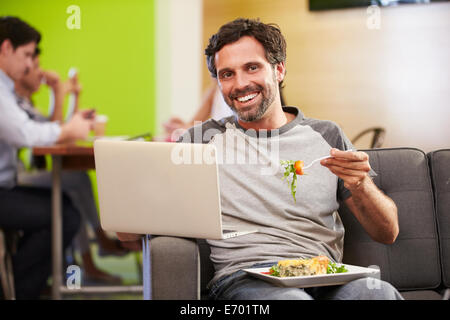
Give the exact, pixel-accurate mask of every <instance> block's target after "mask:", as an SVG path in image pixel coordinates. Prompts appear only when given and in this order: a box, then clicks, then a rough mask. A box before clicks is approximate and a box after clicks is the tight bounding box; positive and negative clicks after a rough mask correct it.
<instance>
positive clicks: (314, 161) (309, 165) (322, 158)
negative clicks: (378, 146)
mask: <svg viewBox="0 0 450 320" xmlns="http://www.w3.org/2000/svg"><path fill="white" fill-rule="evenodd" d="M345 151H346V152H350V151H355V150H353V149H350V150H345ZM328 158H333V156H325V157H321V158H318V159H316V160H313V161H312V162H311V163H310V164H308V165H307V166H305V167H303V170H305V169H308V168H309V167H311V166H312V165H313V164H314V163H316V162H318V161H321V160H324V159H328Z"/></svg>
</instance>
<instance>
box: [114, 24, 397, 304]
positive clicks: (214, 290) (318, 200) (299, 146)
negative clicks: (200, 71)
mask: <svg viewBox="0 0 450 320" xmlns="http://www.w3.org/2000/svg"><path fill="white" fill-rule="evenodd" d="M205 53H206V56H207V63H208V69H209V71H210V72H211V75H212V76H213V77H215V78H217V81H218V84H219V87H220V89H221V92H222V95H223V97H224V99H225V101H226V102H227V104H228V105H229V106H230V108H231V109H232V110H233V112H234V114H235V115H234V116H231V117H228V118H224V119H221V120H220V121H215V120H209V121H207V122H205V123H203V124H202V126H201V130H202V133H203V135H202V136H201V138H202V141H196V139H194V136H195V137H196V136H197V135H194V131H196V130H198V128H195V129H194V128H191V129H190V130H189V131H188V132H186V133H185V134H184V135H183V136H182V137H181V140H180V141H181V142H187V143H191V142H195V143H199V142H202V143H214V144H215V145H216V146H217V147H218V149H219V148H222V149H221V150H220V151H222V154H227V153H229V152H233V154H234V155H236V154H237V157H238V159H239V157H241V159H261V158H265V159H266V163H263V164H261V163H256V164H255V163H239V161H238V163H230V162H226V161H225V162H224V163H223V165H221V166H220V167H219V174H220V190H221V205H222V216H223V224H224V225H232V226H234V227H235V228H239V229H243V230H245V229H257V230H258V232H257V233H253V234H248V235H245V236H240V237H235V238H231V239H227V240H208V243H209V245H210V247H211V256H210V258H211V260H212V262H213V263H214V267H215V270H216V272H215V276H214V278H213V279H212V281H211V283H210V285H209V288H210V296H211V298H213V299H239V300H242V299H267V300H272V299H296V300H305V299H401V298H402V297H401V295H400V294H399V293H398V291H397V290H396V289H395V288H394V287H392V286H391V285H390V284H389V283H386V282H384V281H380V280H371V281H376V282H377V283H376V285H373V286H368V285H367V279H359V280H354V281H351V282H349V283H347V284H345V285H342V286H332V287H318V288H313V289H298V288H282V287H277V286H274V285H272V284H270V283H268V282H265V281H262V280H259V279H256V278H252V277H250V276H248V275H247V274H246V273H244V272H243V271H242V270H241V269H242V268H247V267H252V266H253V267H255V266H260V267H263V266H271V265H273V264H274V263H276V261H279V260H283V259H296V258H299V257H301V258H310V257H314V256H318V255H326V256H327V257H329V258H330V259H332V260H334V261H342V257H343V237H344V228H343V225H342V222H341V220H340V218H339V215H338V213H337V209H338V207H339V202H345V204H346V205H347V206H348V207H349V208H350V209H351V211H352V212H353V214H354V215H355V217H356V218H357V219H358V221H359V222H360V223H361V224H362V226H363V227H364V228H365V230H366V231H367V232H368V234H369V235H370V236H371V237H372V238H373V239H374V240H376V241H379V242H382V243H386V244H390V243H393V242H394V241H395V239H396V237H397V235H398V219H397V207H396V205H395V204H394V202H393V201H392V200H391V199H390V198H388V197H387V196H386V195H384V194H383V193H382V192H381V191H380V190H379V189H378V188H377V187H376V186H375V184H374V183H373V182H372V179H371V178H370V176H369V174H368V173H369V172H370V170H371V168H370V165H369V162H368V155H367V154H366V153H364V152H354V151H345V150H351V149H353V147H352V145H351V143H350V142H349V140H348V139H347V137H346V136H345V135H344V133H343V132H342V131H341V129H340V128H339V127H338V126H337V125H336V124H334V123H332V122H330V121H321V120H316V119H310V118H306V117H304V115H303V114H302V112H301V111H300V110H298V109H297V108H294V107H282V105H281V101H280V92H279V84H280V83H281V82H282V81H283V80H284V76H285V72H286V69H285V61H286V42H285V39H284V37H283V36H282V34H281V32H280V30H279V29H278V27H276V26H274V25H268V24H264V23H262V22H259V21H255V20H248V19H237V20H235V21H232V22H230V23H228V24H226V25H224V26H222V27H221V28H220V29H219V31H218V33H217V34H215V35H213V36H212V37H211V38H210V41H209V45H208V47H207V48H206V50H205ZM211 132H215V133H216V134H214V135H212V134H211ZM212 136H214V139H211V137H212ZM208 137H210V138H209V139H208ZM235 138H237V139H242V138H243V139H244V141H245V145H244V147H242V144H239V143H237V144H236V143H234V141H235ZM261 139H266V141H270V143H271V145H272V142H273V141H276V144H274V145H275V146H276V148H275V150H274V149H272V150H271V151H272V152H277V157H275V158H276V159H275V160H273V158H272V157H271V156H268V155H267V150H268V149H267V148H260V147H258V146H259V145H264V143H263V144H259V143H260V140H261ZM266 145H267V143H266ZM239 146H240V148H238V147H239ZM255 146H256V147H255ZM219 154H220V152H219ZM328 154H329V155H331V156H332V158H329V159H326V160H323V161H321V164H322V166H320V165H315V166H312V167H311V168H309V169H307V170H308V172H307V175H306V176H302V177H301V178H300V181H299V182H298V190H297V194H296V201H294V200H293V199H292V195H291V194H290V192H289V191H290V190H289V188H288V187H287V186H286V182H285V181H282V179H281V178H282V177H283V172H281V171H282V170H278V171H276V172H274V174H272V175H269V174H267V172H268V171H266V174H264V173H263V172H264V171H263V170H260V169H264V167H266V169H267V163H269V164H270V165H271V166H272V165H273V164H274V162H275V164H277V163H279V160H280V159H281V160H283V159H284V160H300V159H302V160H308V161H306V163H309V162H311V161H312V160H314V159H316V158H320V157H322V156H324V155H328ZM231 158H233V159H235V157H231ZM227 159H228V158H227ZM119 238H120V239H122V240H136V239H137V236H133V235H129V234H119ZM372 284H373V283H372ZM369 287H370V288H377V289H370V288H369Z"/></svg>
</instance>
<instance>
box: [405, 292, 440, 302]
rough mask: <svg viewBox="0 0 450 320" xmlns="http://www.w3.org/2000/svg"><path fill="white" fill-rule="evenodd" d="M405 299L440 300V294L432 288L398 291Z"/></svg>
mask: <svg viewBox="0 0 450 320" xmlns="http://www.w3.org/2000/svg"><path fill="white" fill-rule="evenodd" d="M400 294H401V295H402V296H403V298H404V299H405V300H442V298H443V297H442V296H441V295H440V294H439V293H437V292H436V291H433V290H417V291H403V292H400Z"/></svg>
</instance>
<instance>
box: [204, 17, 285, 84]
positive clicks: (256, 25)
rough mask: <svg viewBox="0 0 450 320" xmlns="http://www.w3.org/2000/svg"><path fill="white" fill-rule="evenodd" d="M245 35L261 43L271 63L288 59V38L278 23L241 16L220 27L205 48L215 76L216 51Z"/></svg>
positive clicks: (274, 63) (207, 59)
mask: <svg viewBox="0 0 450 320" xmlns="http://www.w3.org/2000/svg"><path fill="white" fill-rule="evenodd" d="M244 36H250V37H253V38H255V39H256V40H258V41H259V43H261V45H262V46H263V47H264V51H265V52H266V59H267V61H269V63H270V64H271V65H273V66H274V65H276V64H278V63H280V62H285V61H286V40H285V39H284V37H283V35H282V34H281V31H280V28H279V27H278V26H277V25H275V24H265V23H263V22H261V21H259V19H258V20H253V19H243V18H239V19H236V20H234V21H231V22H229V23H227V24H225V25H223V26H222V27H220V29H219V31H218V32H217V33H216V34H215V35H213V36H212V37H211V38H210V39H209V44H208V47H207V48H206V49H205V55H206V63H207V64H208V70H209V72H210V73H211V75H212V76H213V77H214V78H217V69H216V64H215V55H216V53H217V52H218V51H219V50H220V49H222V48H223V46H225V45H227V44H230V43H233V42H236V41H238V40H239V39H240V38H242V37H244Z"/></svg>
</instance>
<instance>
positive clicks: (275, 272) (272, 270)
mask: <svg viewBox="0 0 450 320" xmlns="http://www.w3.org/2000/svg"><path fill="white" fill-rule="evenodd" d="M269 272H270V275H271V276H274V277H279V276H280V271H279V270H278V265H277V264H274V265H273V266H272V268H270V270H269Z"/></svg>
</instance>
